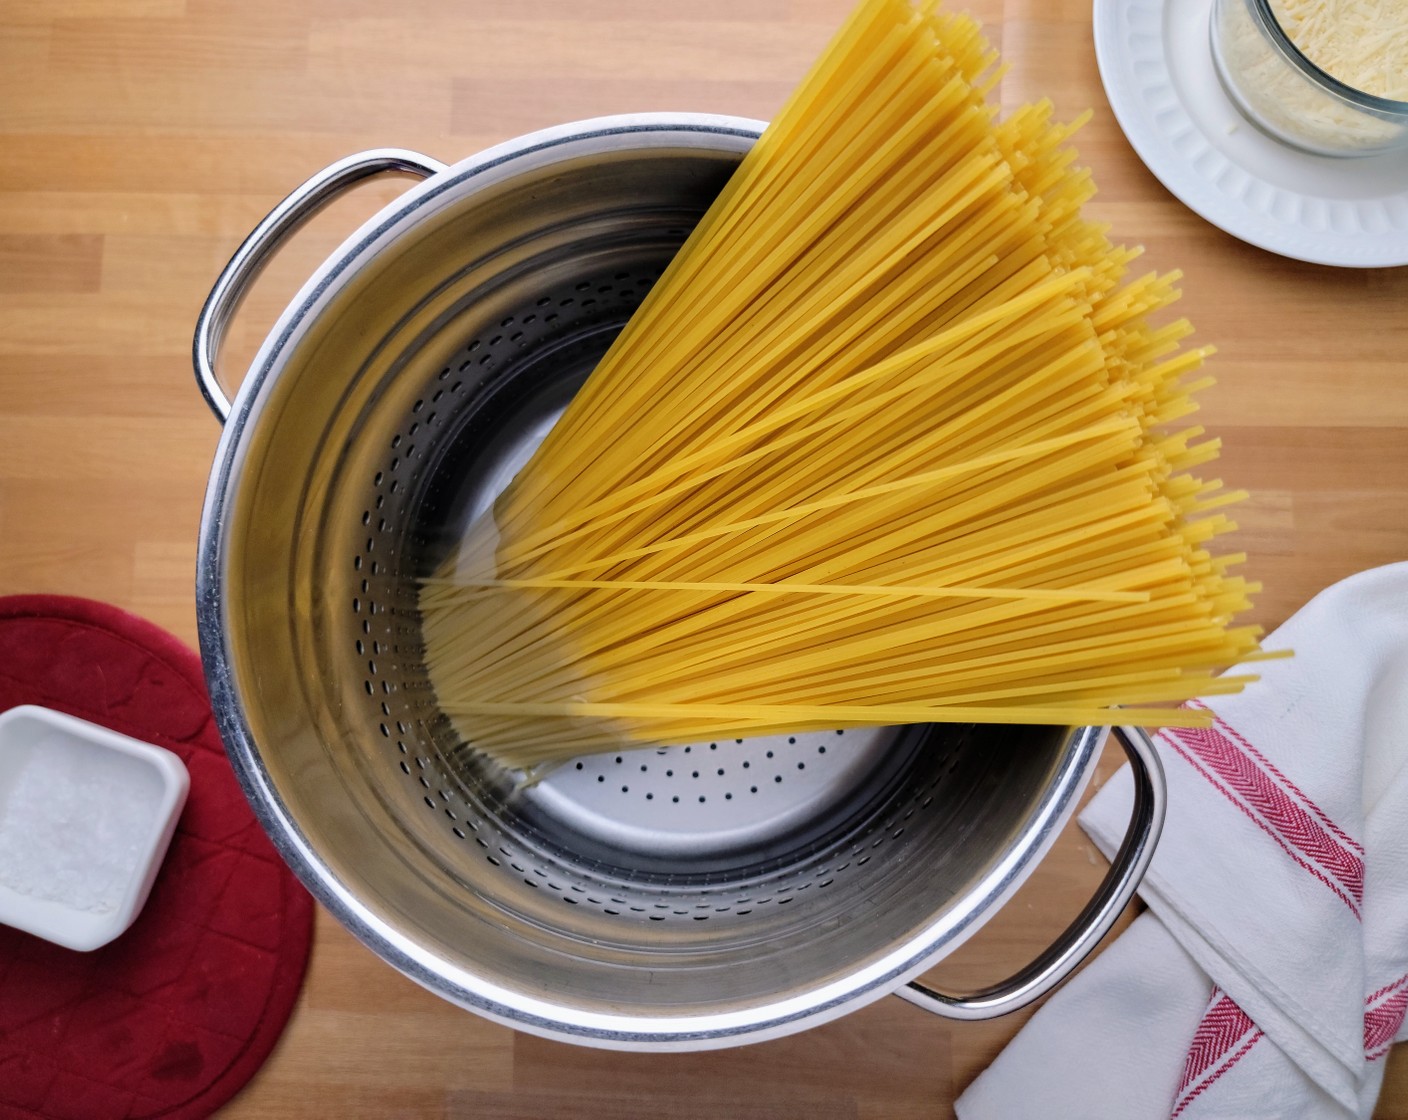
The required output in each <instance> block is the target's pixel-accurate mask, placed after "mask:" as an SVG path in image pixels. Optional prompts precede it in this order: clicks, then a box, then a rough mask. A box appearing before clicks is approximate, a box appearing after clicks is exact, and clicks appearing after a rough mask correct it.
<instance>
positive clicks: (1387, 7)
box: [1271, 0, 1408, 101]
mask: <svg viewBox="0 0 1408 1120" xmlns="http://www.w3.org/2000/svg"><path fill="white" fill-rule="evenodd" d="M1271 10H1272V11H1273V12H1275V13H1276V18H1277V20H1279V21H1280V24H1281V27H1282V29H1283V30H1284V31H1285V32H1286V34H1287V35H1288V36H1289V37H1290V40H1291V42H1293V43H1294V44H1295V45H1296V47H1297V48H1298V49H1299V50H1300V52H1301V53H1302V54H1303V55H1305V57H1306V58H1308V59H1310V61H1311V62H1313V63H1315V65H1316V66H1318V67H1320V69H1321V70H1323V71H1325V73H1327V74H1329V75H1330V76H1331V77H1333V78H1337V79H1338V80H1339V81H1341V82H1343V83H1344V84H1345V85H1347V86H1352V87H1353V88H1355V89H1357V90H1362V91H1363V92H1364V93H1370V94H1373V95H1374V96H1375V97H1386V98H1389V99H1390V100H1392V101H1408V0H1271Z"/></svg>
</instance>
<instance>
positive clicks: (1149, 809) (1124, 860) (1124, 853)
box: [896, 727, 1168, 1019]
mask: <svg viewBox="0 0 1408 1120" xmlns="http://www.w3.org/2000/svg"><path fill="white" fill-rule="evenodd" d="M1113 731H1114V732H1115V735H1116V736H1117V737H1118V738H1119V740H1120V745H1121V746H1123V747H1124V751H1125V754H1127V755H1128V756H1129V762H1130V767H1131V768H1132V769H1133V771H1134V809H1133V812H1132V813H1131V815H1130V821H1129V829H1128V830H1127V831H1126V832H1125V837H1124V842H1123V843H1122V844H1121V845H1120V850H1119V851H1118V852H1117V853H1115V858H1114V862H1113V863H1111V864H1110V870H1109V871H1108V872H1107V873H1106V874H1105V879H1104V882H1102V883H1101V884H1100V889H1099V890H1098V891H1096V892H1095V897H1094V898H1092V899H1091V900H1090V902H1089V903H1088V904H1087V905H1086V907H1085V909H1084V910H1082V911H1081V912H1080V915H1079V916H1078V917H1077V918H1076V920H1075V921H1074V922H1072V923H1071V924H1070V925H1069V926H1067V927H1066V929H1065V930H1064V931H1063V932H1062V933H1061V935H1060V936H1059V937H1058V938H1057V939H1056V941H1055V942H1054V943H1053V944H1052V945H1051V946H1050V947H1049V948H1048V949H1047V950H1046V951H1045V952H1044V953H1042V954H1041V956H1039V957H1037V959H1036V960H1034V961H1033V962H1032V963H1031V964H1029V965H1027V967H1026V968H1024V969H1022V970H1021V971H1020V972H1018V973H1017V974H1016V975H1015V976H1012V977H1010V978H1009V979H1007V980H1004V981H1002V983H1000V984H994V985H993V986H992V987H990V988H984V989H983V990H982V991H980V992H975V993H974V994H973V995H970V996H949V995H944V994H943V993H942V992H936V991H934V990H933V989H932V988H929V987H926V986H925V985H923V984H920V983H918V982H917V981H911V982H910V983H909V984H907V985H906V986H905V987H903V988H900V989H899V991H898V992H897V993H896V994H897V995H900V996H903V997H904V998H905V999H907V1000H909V1002H910V1003H913V1004H916V1005H918V1006H919V1007H922V1008H924V1009H925V1010H927V1011H932V1012H933V1013H934V1014H936V1015H942V1016H944V1017H945V1018H947V1019H995V1018H997V1016H999V1015H1006V1014H1007V1013H1008V1012H1009V1011H1016V1010H1018V1009H1019V1008H1022V1007H1026V1006H1027V1004H1029V1003H1032V1002H1034V1001H1035V1000H1037V999H1040V998H1041V997H1042V996H1044V995H1045V994H1046V993H1047V992H1049V991H1051V989H1052V988H1055V987H1056V986H1057V985H1059V984H1061V983H1062V982H1064V981H1065V980H1066V979H1067V978H1068V977H1069V976H1070V975H1071V973H1072V972H1074V971H1075V970H1076V968H1077V966H1079V964H1080V963H1081V961H1083V960H1084V959H1085V958H1086V956H1087V955H1088V954H1089V953H1090V951H1091V950H1092V949H1094V948H1095V946H1096V945H1097V944H1098V943H1099V941H1100V939H1101V938H1102V937H1104V936H1105V934H1106V933H1108V932H1109V929H1110V927H1111V926H1112V925H1114V924H1115V919H1116V918H1118V917H1119V916H1120V912H1121V911H1122V910H1124V908H1125V905H1126V904H1127V903H1128V902H1129V900H1130V899H1131V898H1132V897H1133V896H1134V892H1135V889H1136V888H1137V887H1138V886H1139V884H1140V882H1141V881H1142V880H1143V878H1144V872H1145V871H1146V870H1147V869H1148V867H1149V861H1150V860H1151V859H1152V858H1153V856H1154V845H1155V844H1156V843H1157V842H1158V839H1159V832H1160V830H1161V829H1162V828H1163V824H1164V809H1165V807H1166V805H1167V802H1168V787H1167V785H1166V783H1165V780H1164V768H1163V765H1162V764H1161V763H1160V761H1159V756H1158V752H1157V751H1156V750H1155V749H1154V743H1153V740H1151V739H1150V738H1149V735H1148V733H1147V732H1146V731H1144V730H1143V729H1142V728H1138V727H1116V728H1113Z"/></svg>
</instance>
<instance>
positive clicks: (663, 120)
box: [196, 113, 1105, 1050]
mask: <svg viewBox="0 0 1408 1120" xmlns="http://www.w3.org/2000/svg"><path fill="white" fill-rule="evenodd" d="M764 127H765V122H762V121H758V120H752V119H748V118H743V117H733V116H724V115H716V114H701V113H638V114H629V115H621V116H610V117H600V118H594V119H589V120H584V121H579V122H574V123H570V124H564V125H558V126H555V127H552V128H548V129H543V130H541V131H537V132H533V133H529V134H526V135H524V136H520V137H518V138H515V139H512V140H509V141H506V142H504V143H502V144H499V145H496V146H494V147H492V148H489V149H487V150H485V151H483V152H481V153H478V154H476V155H472V156H469V157H467V158H466V159H464V160H461V161H460V162H458V163H456V164H454V165H453V166H451V167H449V168H448V169H447V170H445V171H443V172H440V173H438V174H436V175H434V176H432V177H430V178H428V179H425V180H424V181H423V182H420V183H418V184H416V185H414V186H412V187H410V188H409V189H408V190H407V191H406V192H405V193H404V194H402V195H401V196H399V197H398V198H397V199H396V200H395V201H393V202H392V203H390V204H389V205H388V206H386V207H385V208H384V209H382V210H381V211H380V212H378V213H377V214H376V215H374V216H373V217H372V218H371V219H369V220H368V221H367V222H366V223H365V224H364V225H363V226H362V227H361V228H360V229H358V230H357V231H356V232H355V233H353V234H352V235H351V236H350V237H349V238H348V239H347V240H346V241H345V242H344V243H343V244H342V245H341V246H340V247H339V248H338V249H337V250H336V251H335V252H334V253H333V254H332V255H331V256H330V257H329V258H328V259H327V261H326V262H325V263H324V264H323V265H322V266H320V267H319V268H318V269H317V271H316V272H314V274H313V275H312V276H311V277H310V278H309V280H308V281H307V282H306V283H305V285H304V286H303V287H302V289H301V290H300V291H299V292H298V294H297V295H296V296H295V297H294V298H293V300H292V301H291V302H290V304H289V306H288V308H287V309H286V310H285V311H284V313H283V315H282V316H281V317H280V318H279V320H278V322H277V324H276V325H275V326H274V328H273V329H272V330H271V331H270V333H269V335H268V336H267V337H266V339H265V341H264V343H263V345H262V346H261V348H260V350H259V352H258V354H257V355H256V357H255V359H254V362H253V363H252V365H251V367H250V371H249V373H248V374H247V375H246V377H245V379H244V381H243V383H242V384H241V386H240V388H239V391H238V393H237V394H236V396H235V398H234V403H233V407H232V409H231V412H230V415H229V418H228V421H227V422H226V424H225V427H224V431H223V433H222V436H221V439H220V442H219V445H218V447H217V449H216V452H215V461H214V466H213V469H212V473H211V477H210V481H209V485H208V488H207V492H206V498H205V504H204V508H203V511H202V516H201V526H200V541H199V549H198V554H197V562H196V614H197V627H198V631H199V641H200V652H201V658H202V661H203V662H204V666H205V674H206V681H207V685H208V688H209V692H210V699H211V705H212V709H213V711H214V715H215V718H216V723H217V726H218V729H219V731H220V734H221V738H222V740H223V742H224V744H225V749H226V754H227V756H228V757H229V759H230V763H231V766H232V768H233V769H234V771H235V775H236V777H237V778H238V780H239V782H240V785H241V787H242V789H243V790H244V793H245V796H246V798H247V799H248V800H249V802H250V805H251V806H252V808H253V810H254V813H255V816H256V817H257V819H258V820H259V823H260V825H261V826H262V827H263V828H264V831H265V832H266V833H267V834H268V835H269V837H270V839H271V840H272V842H273V844H274V846H275V848H276V849H277V850H278V852H279V854H280V856H281V857H282V858H283V859H284V861H285V862H286V863H287V864H288V865H289V866H290V867H291V868H292V870H293V871H294V873H295V874H296V875H297V876H298V878H299V879H300V881H302V883H303V884H304V886H305V887H307V889H308V890H309V891H310V892H311V893H312V894H313V896H314V897H315V898H316V899H317V900H318V901H319V902H320V903H321V904H322V905H323V906H325V907H326V908H327V909H328V910H329V911H330V912H331V913H332V914H333V915H334V917H336V918H337V919H338V921H339V922H340V923H341V924H342V925H343V926H344V927H345V928H346V929H348V930H349V932H351V933H352V934H353V936H355V937H356V938H357V939H358V940H359V941H361V942H362V943H363V944H364V945H366V946H367V947H368V948H370V949H371V950H372V951H373V952H375V953H376V954H377V955H378V956H380V957H381V958H382V959H383V960H385V961H387V962H388V963H390V964H391V965H393V966H394V967H395V968H397V969H398V970H399V971H400V972H402V973H403V974H405V975H406V976H408V977H409V978H411V979H412V980H414V981H416V982H417V983H419V984H421V985H422V986H424V987H426V988H428V989H430V990H431V991H433V992H435V993H436V994H438V995H440V996H442V997H443V998H446V999H448V1000H450V1001H451V1002H453V1003H456V1004H458V1005H460V1006H461V1007H464V1008H467V1009H470V1010H473V1011H475V1012H477V1013H478V1014H480V1015H483V1016H485V1017H486V1018H489V1019H491V1020H493V1021H496V1022H499V1023H502V1024H504V1025H506V1026H510V1027H514V1028H517V1029H520V1030H526V1031H529V1032H531V1033H533V1034H536V1035H540V1036H543V1037H547V1038H552V1039H556V1040H560V1041H567V1042H575V1043H579V1044H581V1043H587V1044H591V1045H594V1046H599V1047H604V1048H608V1049H626V1050H699V1049H711V1048H717V1047H723V1046H731V1045H737V1044H739V1043H741V1042H752V1041H763V1040H765V1039H768V1038H775V1037H779V1036H782V1035H786V1034H790V1033H793V1032H795V1031H799V1030H802V1029H804V1028H806V1027H811V1026H814V1025H819V1024H821V1023H823V1022H826V1021H829V1020H831V1019H834V1018H838V1017H839V1016H841V1015H842V1014H845V1013H847V1012H849V1011H851V1010H854V1009H856V1008H858V1007H859V1006H861V1005H863V1004H866V1003H870V1002H873V1001H874V1000H877V999H879V998H881V997H882V996H884V995H887V994H890V993H891V992H893V991H894V990H896V989H897V988H900V987H901V986H902V985H903V984H905V983H906V982H907V981H909V980H910V979H912V978H913V977H915V976H917V975H919V974H920V973H922V972H923V971H925V970H926V969H927V968H928V967H929V966H930V965H931V964H932V963H933V962H934V961H935V960H936V959H938V958H939V957H940V956H945V955H947V954H948V953H950V952H952V951H953V950H954V949H956V948H957V947H958V946H959V945H961V944H962V943H963V942H964V941H966V940H967V938H968V937H969V936H971V935H972V934H973V933H975V932H976V931H977V929H978V928H980V927H981V925H982V924H983V923H984V922H985V921H986V919H987V918H988V917H990V916H991V915H992V914H993V913H995V912H996V910H997V909H998V908H1000V907H1001V906H1002V904H1003V903H1005V902H1006V901H1007V900H1008V899H1009V898H1010V897H1011V895H1012V894H1013V893H1015V891H1016V890H1017V889H1018V887H1020V886H1021V884H1022V883H1023V882H1024V881H1025V880H1026V878H1027V876H1028V875H1029V874H1030V873H1031V872H1032V871H1033V870H1034V869H1035V867H1036V866H1037V864H1038V863H1039V862H1040V861H1041V859H1042V857H1043V856H1045V854H1046V852H1047V851H1048V850H1049V849H1050V847H1051V846H1052V844H1054V842H1055V840H1056V838H1057V836H1058V835H1059V833H1060V831H1061V829H1062V827H1063V826H1064V825H1065V823H1066V821H1067V820H1068V819H1069V817H1070V816H1071V815H1072V814H1073V812H1074V810H1075V807H1076V804H1077V802H1078V800H1079V797H1080V795H1081V793H1082V792H1083V790H1084V788H1085V786H1086V784H1087V783H1088V782H1089V780H1090V778H1091V776H1092V775H1093V773H1094V764H1095V761H1096V760H1097V759H1098V757H1099V753H1100V748H1101V746H1102V745H1103V742H1104V737H1105V729H1104V728H1097V727H1083V728H1073V729H1070V730H1069V732H1068V735H1067V740H1066V745H1065V749H1064V751H1063V756H1062V760H1061V764H1060V769H1059V771H1058V772H1057V774H1056V775H1055V777H1054V778H1053V780H1052V781H1051V782H1050V784H1049V785H1048V786H1047V788H1046V789H1045V791H1044V792H1043V794H1042V798H1041V800H1040V802H1039V804H1038V805H1037V806H1036V807H1035V808H1034V810H1033V811H1032V815H1031V818H1030V821H1031V823H1030V826H1029V828H1028V830H1027V832H1026V834H1025V836H1024V837H1023V838H1022V842H1021V843H1020V844H1019V845H1015V846H1014V847H1013V848H1012V849H1011V850H1009V851H1007V852H1005V853H1003V856H1002V858H1001V859H999V860H997V861H995V863H994V865H993V866H992V867H991V869H990V870H989V872H988V873H987V874H986V875H985V876H984V877H983V878H982V879H981V880H980V881H979V883H978V884H977V885H976V886H975V888H974V889H973V890H972V891H971V892H970V897H973V898H975V899H976V900H977V903H976V905H973V906H969V907H964V908H963V910H962V912H961V913H959V912H953V911H950V912H949V913H947V914H943V915H940V916H938V918H936V919H935V920H934V921H933V922H931V923H929V924H928V925H927V926H925V927H924V928H923V929H922V930H921V931H920V932H919V933H918V934H916V935H914V936H913V937H911V938H909V939H907V940H905V941H904V942H902V943H899V944H897V945H894V946H892V947H891V949H890V950H889V951H888V952H886V953H885V954H883V956H880V957H879V958H877V959H874V960H873V961H872V962H871V963H870V964H869V965H868V966H866V967H864V968H860V969H856V970H854V971H851V972H847V973H844V974H842V975H841V976H840V977H839V978H838V979H835V980H833V981H830V982H828V983H826V984H824V985H821V986H818V987H814V988H811V989H808V990H805V991H802V992H800V993H798V994H795V995H791V996H789V997H787V998H785V999H780V1000H776V1001H774V1002H773V1003H770V1004H766V1005H761V1006H754V1007H751V1008H747V1009H745V1010H742V1011H729V1012H720V1013H712V1014H693V1015H681V1016H670V1015H632V1014H630V1013H629V1012H627V1011H621V1012H619V1013H611V1014H604V1013H598V1012H589V1011H585V1010H583V1009H581V1008H577V1007H572V1006H568V1005H561V1004H557V1003H553V1002H552V1001H550V1000H546V999H539V998H534V997H532V996H529V995H527V994H525V993H523V992H521V991H518V990H516V989H509V988H506V987H504V986H501V985H499V984H496V983H495V982H494V981H493V980H491V979H489V978H487V977H485V976H484V975H482V974H479V973H474V972H471V971H470V970H468V969H466V968H464V967H463V966H462V965H460V964H458V963H454V962H451V961H449V960H446V959H445V958H444V957H443V956H442V955H440V954H438V953H436V952H434V951H432V950H430V949H428V948H427V947H426V946H424V945H422V944H420V943H418V942H417V941H415V940H414V939H413V938H412V937H410V936H407V935H406V934H405V933H403V932H401V931H400V930H398V929H397V928H396V927H395V926H393V925H392V924H391V923H390V922H389V921H387V920H385V919H384V918H382V917H381V916H379V915H378V914H377V913H375V912H374V911H373V910H371V909H370V908H369V907H367V906H366V905H364V904H363V903H362V902H360V901H359V900H358V898H357V897H356V895H355V894H354V892H353V891H351V890H350V889H349V888H348V887H347V886H346V885H345V884H344V883H343V882H342V881H341V880H340V879H339V878H338V877H337V876H336V874H335V873H334V872H333V871H332V869H331V868H330V867H329V865H328V864H327V863H326V862H325V861H324V860H323V859H322V858H321V857H320V856H319V854H318V852H317V851H316V850H315V849H314V848H313V846H312V845H311V844H310V843H309V842H308V840H307V838H306V836H305V835H304V833H303V832H302V830H301V829H300V828H299V826H298V824H297V822H296V821H295V820H294V818H293V816H292V815H291V813H290V812H289V810H288V807H287V805H286V803H285V801H284V799H283V798H282V797H281V796H280V794H279V792H278V790H277V789H276V788H275V786H274V784H273V782H272V780H271V778H270V775H269V772H268V770H267V768H266V767H265V765H264V763H263V761H262V758H261V755H260V751H259V749H258V747H257V745H256V743H255V741H254V737H253V734H252V732H251V730H250V727H249V724H248V721H247V719H246V717H245V712H244V706H243V703H242V699H241V696H240V694H239V690H238V687H237V684H236V682H235V679H234V675H233V672H232V664H233V659H232V653H231V650H230V648H229V646H228V644H227V636H228V632H229V631H228V628H227V626H226V604H225V598H226V595H225V590H226V589H225V581H226V571H225V567H226V551H227V547H228V543H229V542H228V537H227V534H226V528H227V524H226V512H227V508H228V506H229V504H230V499H231V498H232V496H233V494H234V493H235V491H236V489H237V487H238V484H239V481H240V476H241V471H242V466H243V461H244V457H245V454H246V446H247V441H246V439H245V436H246V434H247V432H249V431H250V430H252V428H253V426H254V425H256V424H257V422H258V419H259V412H260V408H261V404H262V402H263V400H264V399H265V398H266V397H267V393H268V390H269V389H270V388H271V387H272V385H273V383H274V381H276V380H277V375H278V372H279V370H280V369H281V368H282V360H283V358H284V356H285V355H286V354H287V353H288V352H290V351H291V350H292V348H293V347H294V346H295V345H296V344H297V343H298V341H299V340H300V339H301V337H302V335H303V334H304V333H305V331H306V329H307V327H308V325H309V324H310V323H311V322H312V321H313V320H314V319H315V318H316V317H317V315H318V313H319V311H320V310H321V309H322V308H323V307H324V306H325V305H326V304H327V303H328V302H329V301H330V300H331V298H332V297H333V296H334V295H335V294H336V293H337V292H338V291H339V290H340V288H341V287H342V286H343V285H344V284H345V283H346V282H347V281H348V280H349V278H350V277H351V276H352V275H353V274H354V273H355V271H356V270H357V268H358V267H359V266H360V264H361V263H362V262H364V261H365V260H367V259H369V258H370V257H371V256H373V255H375V254H376V253H377V252H379V251H380V250H382V249H384V248H386V247H388V246H389V245H391V244H392V243H393V242H394V241H395V239H396V237H397V236H398V235H399V232H400V231H401V230H402V229H404V228H405V227H407V226H409V225H410V224H412V223H413V222H415V221H416V220H417V219H418V216H424V215H425V214H426V213H428V212H430V211H431V210H433V209H435V208H437V207H438V206H439V205H446V204H449V203H450V202H451V201H456V202H458V201H460V200H461V198H462V194H463V192H466V191H468V192H470V193H473V192H474V191H476V190H477V189H480V187H481V186H487V185H489V184H490V183H492V182H497V181H499V180H500V179H501V178H502V177H503V176H505V175H509V174H512V173H513V171H514V168H515V165H519V169H520V170H528V169H530V168H537V167H542V166H545V165H550V164H552V163H554V162H557V161H559V160H563V159H567V158H571V157H575V156H578V155H581V154H583V153H584V151H590V150H597V151H610V150H632V149H639V148H641V147H654V146H657V145H663V144H666V143H668V144H671V145H672V146H679V145H680V144H681V143H683V144H685V145H691V144H692V145H696V146H704V147H715V148H717V147H720V146H721V145H720V143H719V141H724V142H726V141H727V139H728V138H733V142H734V145H735V146H737V145H738V144H739V142H740V141H752V140H756V138H757V137H758V136H759V135H760V134H761V132H762V130H763V128H764ZM711 138H717V139H716V140H715V141H714V142H712V143H711V142H710V140H711ZM593 146H595V147H594V149H593ZM745 147H746V145H745V146H744V147H738V150H745ZM452 196H453V197H452Z"/></svg>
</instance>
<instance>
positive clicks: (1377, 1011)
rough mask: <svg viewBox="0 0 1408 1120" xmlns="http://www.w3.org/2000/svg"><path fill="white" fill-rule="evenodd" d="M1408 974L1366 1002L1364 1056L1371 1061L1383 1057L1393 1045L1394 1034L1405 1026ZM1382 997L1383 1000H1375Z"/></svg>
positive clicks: (1407, 1005)
mask: <svg viewBox="0 0 1408 1120" xmlns="http://www.w3.org/2000/svg"><path fill="white" fill-rule="evenodd" d="M1405 982H1408V976H1405V977H1403V978H1402V979H1400V980H1399V981H1398V982H1397V983H1395V984H1390V985H1389V986H1388V987H1387V988H1381V989H1379V991H1377V992H1375V993H1374V994H1373V995H1372V996H1370V997H1369V998H1368V999H1367V1000H1366V1001H1365V1002H1366V1003H1367V1004H1369V1006H1368V1008H1366V1010H1365V1011H1364V1057H1365V1058H1367V1059H1368V1060H1369V1061H1373V1060H1374V1059H1376V1058H1382V1057H1383V1056H1384V1055H1385V1054H1387V1053H1388V1051H1389V1047H1391V1046H1392V1045H1393V1039H1394V1036H1395V1035H1397V1034H1398V1030H1399V1028H1400V1027H1402V1026H1403V1017H1404V1014H1405V1013H1408V987H1404V986H1403V985H1404V983H1405ZM1381 997H1386V998H1382V1000H1381V1002H1379V1003H1377V1004H1376V1003H1375V1002H1374V1001H1375V1000H1378V999H1380V998H1381Z"/></svg>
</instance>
